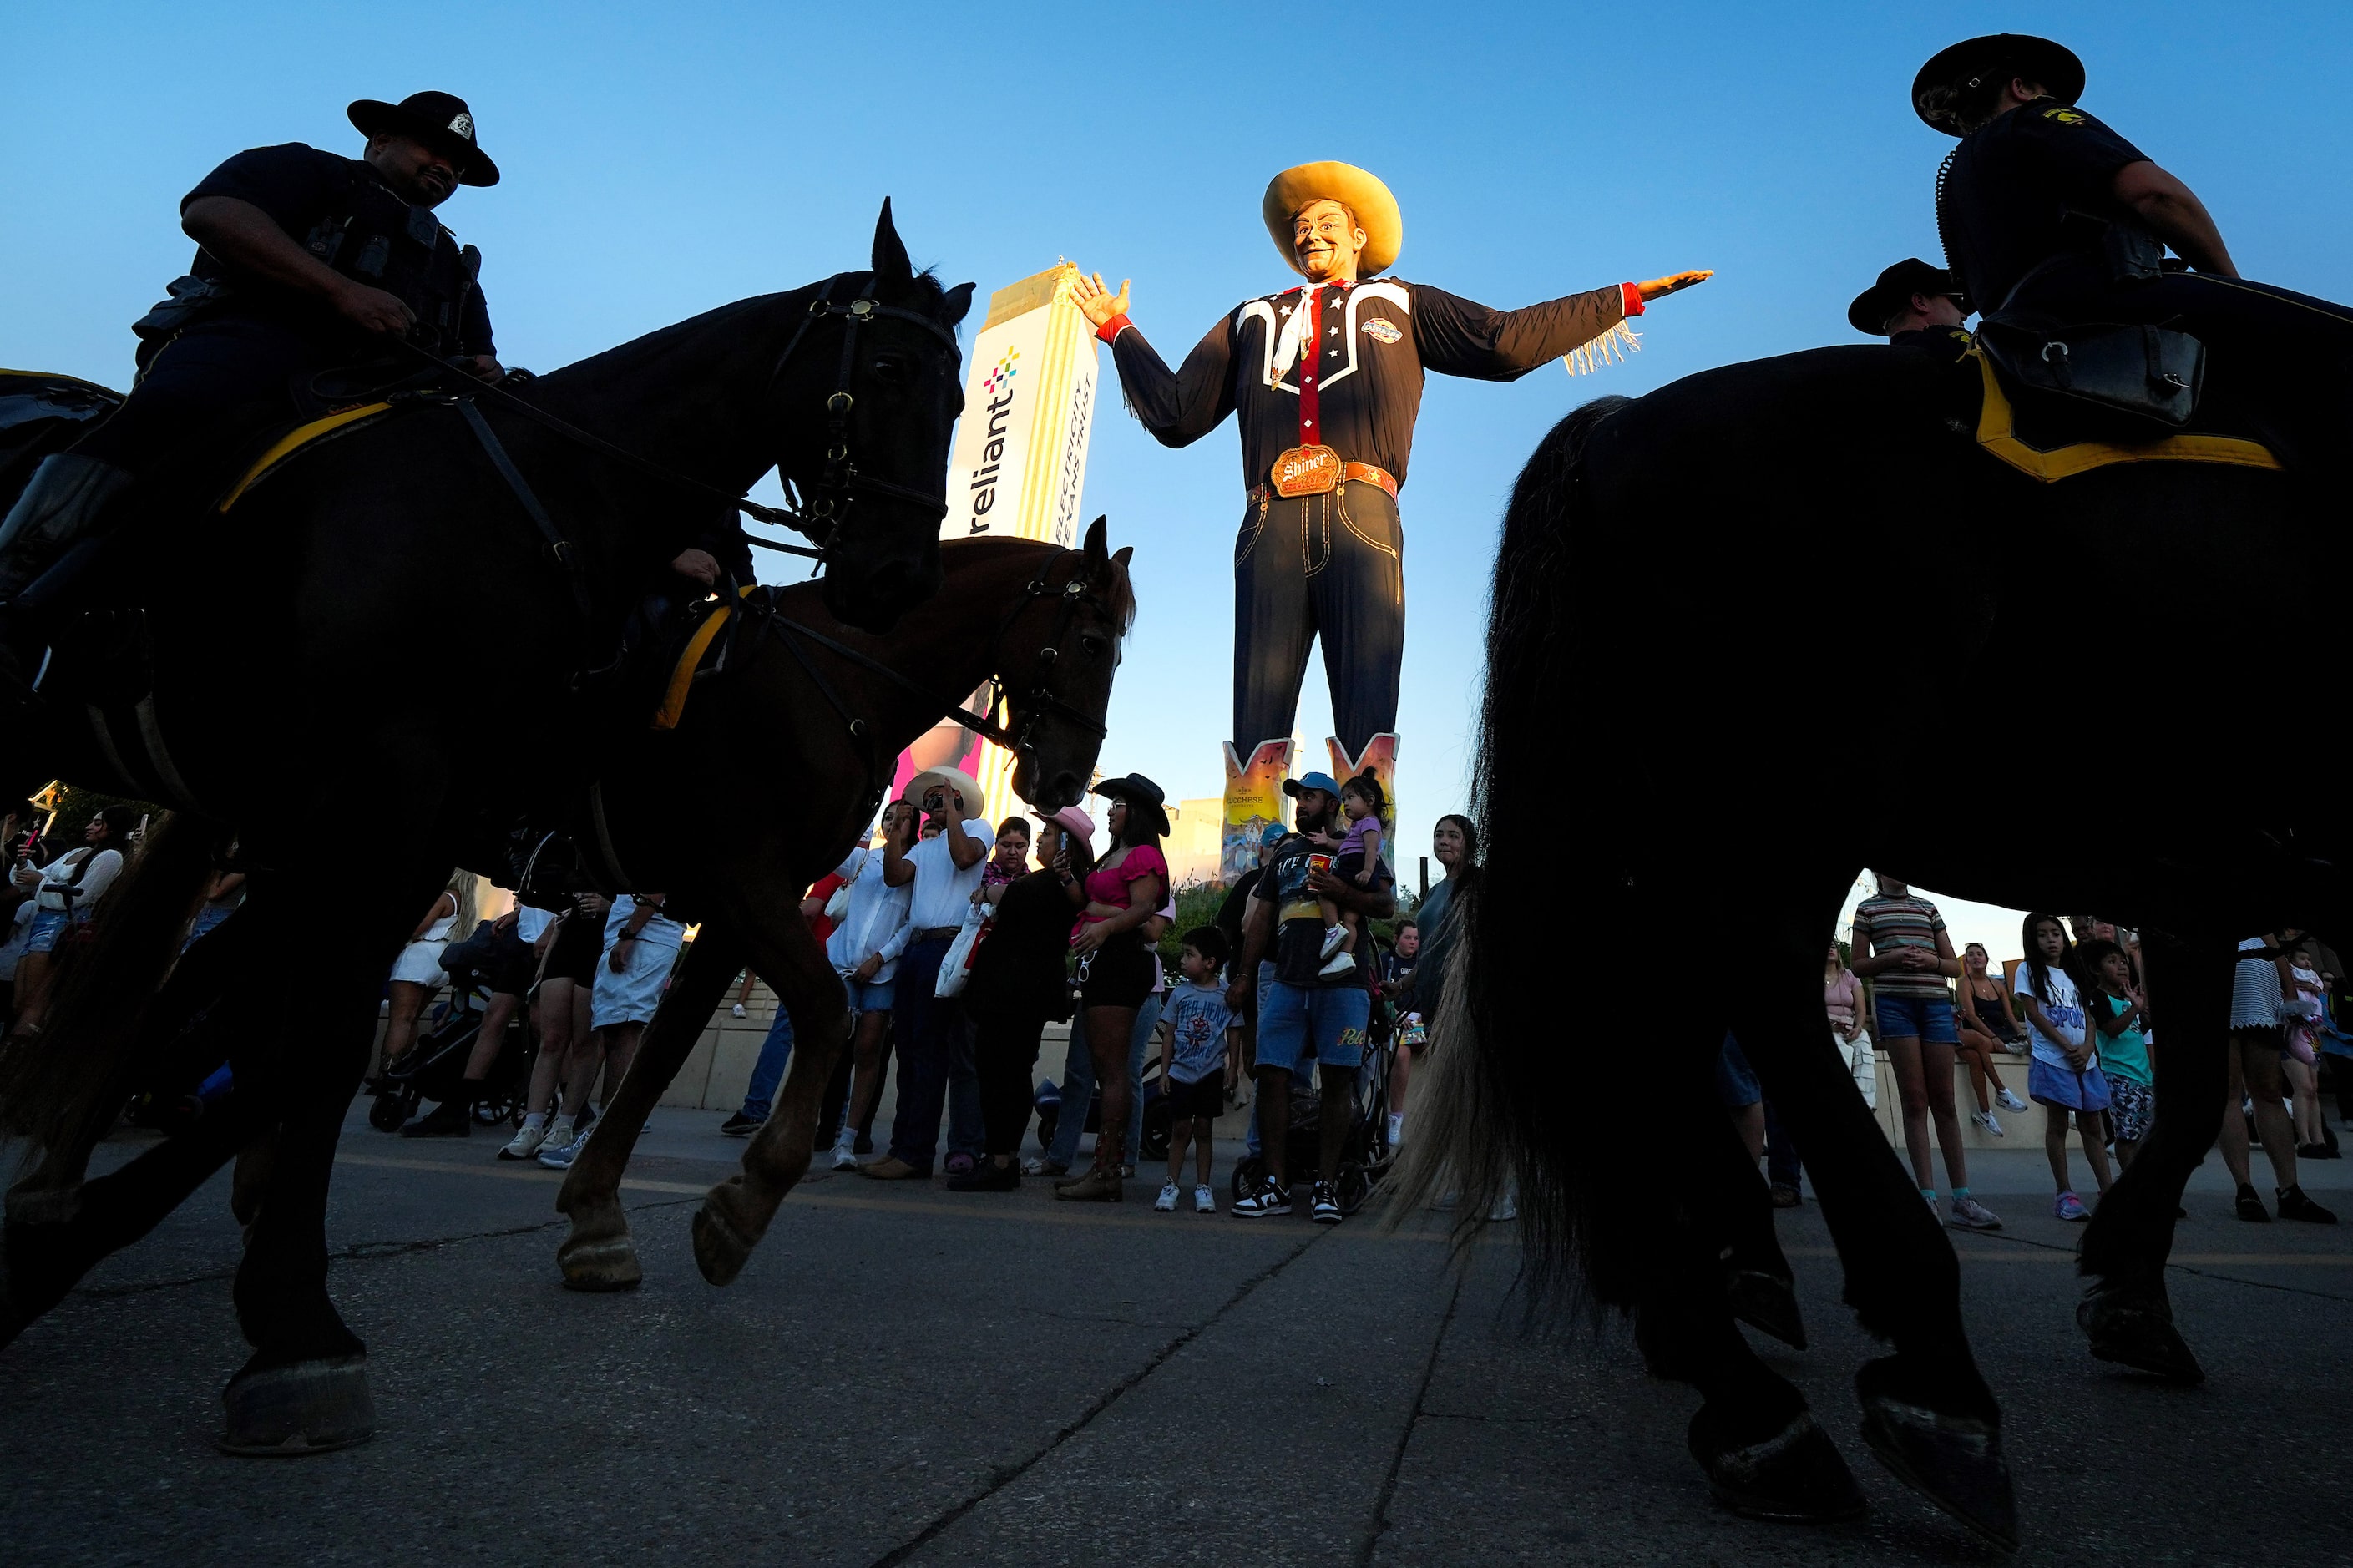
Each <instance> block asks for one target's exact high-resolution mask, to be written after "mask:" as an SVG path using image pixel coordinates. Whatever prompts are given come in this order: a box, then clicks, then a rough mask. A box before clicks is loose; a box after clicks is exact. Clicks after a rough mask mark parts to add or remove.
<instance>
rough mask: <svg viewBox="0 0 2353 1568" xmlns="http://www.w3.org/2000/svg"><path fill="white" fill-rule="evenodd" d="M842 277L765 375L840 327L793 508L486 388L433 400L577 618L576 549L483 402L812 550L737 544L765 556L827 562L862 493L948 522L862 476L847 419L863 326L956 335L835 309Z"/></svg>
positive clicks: (438, 362) (881, 310)
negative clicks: (523, 522) (537, 542)
mask: <svg viewBox="0 0 2353 1568" xmlns="http://www.w3.org/2000/svg"><path fill="white" fill-rule="evenodd" d="M849 276H851V274H849V273H846V272H838V273H836V274H834V276H833V277H831V278H829V279H827V280H826V285H825V288H824V289H823V290H822V291H821V292H820V293H819V294H818V297H817V298H816V299H814V300H810V301H809V308H808V313H807V315H806V316H804V317H802V318H801V322H800V325H799V326H797V327H796V328H795V329H794V331H793V335H792V337H791V338H790V339H789V340H788V341H787V342H786V344H785V348H784V352H783V353H780V354H778V355H777V356H776V364H775V365H774V366H773V367H772V368H771V369H770V370H769V372H768V380H767V386H768V388H769V389H770V390H773V389H774V388H775V386H776V382H777V380H778V379H779V378H780V377H782V376H783V374H784V373H785V367H786V365H787V364H788V363H791V361H792V358H793V355H794V353H796V352H797V351H798V350H799V348H800V346H801V341H802V340H803V339H804V338H806V337H807V336H808V331H809V329H810V328H811V327H812V326H814V325H815V324H816V323H817V322H818V321H819V320H821V319H823V318H826V317H832V316H839V317H840V318H841V320H842V334H841V361H840V365H839V371H838V374H836V377H835V382H834V390H833V392H832V395H829V396H828V397H827V399H826V400H825V408H826V437H825V468H824V470H823V472H822V473H821V474H820V475H819V476H818V481H817V483H816V484H815V485H813V486H812V487H811V488H810V489H809V492H808V497H807V500H805V501H803V502H801V504H799V505H797V506H788V507H772V506H766V505H764V504H762V503H761V502H758V501H755V500H750V499H748V498H747V497H745V496H744V495H743V494H741V493H740V492H738V491H734V490H730V489H726V488H725V487H724V486H721V485H714V484H712V483H710V482H709V481H707V480H704V479H696V478H695V477H694V476H693V475H691V474H683V473H681V472H679V471H678V470H676V469H674V468H665V467H663V466H662V465H661V464H659V463H657V462H655V461H654V460H653V459H651V458H647V457H645V456H643V455H642V454H640V453H637V452H632V451H630V450H629V449H628V448H627V447H621V446H617V445H616V444H615V443H613V442H611V441H608V440H607V439H606V438H605V437H602V436H599V435H596V433H595V432H593V431H589V430H583V429H582V428H580V426H576V425H575V424H573V423H571V422H570V421H569V420H567V419H565V418H563V417H562V416H558V415H555V414H552V413H550V412H549V411H547V410H546V409H544V408H542V407H540V406H538V405H536V404H533V403H528V402H525V401H524V400H523V399H522V398H520V397H517V396H515V395H514V394H512V393H511V392H508V391H506V390H505V389H504V388H501V387H498V386H493V385H491V384H487V383H484V384H479V385H475V386H470V387H467V388H466V389H464V390H463V391H459V392H442V393H439V394H437V396H439V397H443V398H446V399H447V400H448V401H449V402H452V403H454V404H456V405H458V408H459V412H461V413H462V414H463V415H464V416H465V417H466V423H467V425H468V426H469V427H470V429H471V430H472V431H473V433H474V438H475V440H476V441H478V442H479V443H480V445H481V447H482V450H483V452H484V453H485V454H486V455H487V456H488V457H489V458H490V459H491V466H492V467H494V468H497V469H498V471H499V476H500V477H501V479H505V480H506V482H507V488H508V489H512V491H513V492H514V495H515V499H516V500H518V501H519V502H521V503H522V509H523V510H524V512H525V513H526V514H528V515H529V516H530V518H531V520H532V522H533V525H534V526H536V527H537V528H538V530H539V531H540V534H541V536H542V537H543V538H544V539H545V540H546V541H547V544H548V548H549V550H550V551H551V552H554V556H555V559H556V561H557V563H559V564H561V565H562V566H563V567H564V568H565V572H566V574H568V575H569V577H570V579H571V585H572V592H573V598H574V600H575V603H577V604H578V605H580V607H581V611H582V614H583V615H587V614H588V613H589V611H590V605H591V600H590V596H589V594H588V587H587V583H586V578H585V576H584V574H583V568H582V566H581V564H580V561H579V552H577V551H576V550H575V549H574V547H573V544H572V541H571V540H570V539H569V538H568V537H567V536H566V535H565V532H564V531H563V529H562V527H561V526H560V525H558V524H557V522H556V521H555V520H554V518H553V517H552V516H550V515H549V513H548V511H547V509H546V508H545V507H544V506H543V505H542V504H541V503H540V500H539V498H538V496H537V495H536V494H535V493H534V492H533V489H532V488H531V484H530V481H529V480H527V479H524V477H523V474H522V469H520V468H517V467H516V466H515V463H514V459H513V458H511V457H509V456H508V455H507V451H506V447H505V445H504V444H503V443H502V442H501V441H500V440H499V437H498V434H497V432H495V431H493V430H492V429H491V424H490V421H489V420H488V419H487V418H485V417H484V416H483V415H482V412H481V410H480V407H478V406H477V404H478V403H479V401H480V399H482V398H486V397H487V398H489V399H491V401H493V402H495V403H497V404H498V405H500V406H501V407H502V408H507V409H510V410H512V412H514V413H517V414H520V415H522V416H523V417H524V418H526V419H529V420H531V421H533V423H535V424H537V425H539V426H543V428H545V429H547V430H550V431H553V432H554V434H556V435H558V436H561V437H564V438H565V440H567V441H571V442H573V443H574V444H575V445H577V446H581V447H587V448H588V449H589V450H591V451H594V452H596V453H598V454H600V455H602V456H604V457H607V458H612V459H613V460H614V461H616V462H618V463H623V464H626V465H627V466H628V467H630V468H636V469H637V470H638V471H639V472H640V473H643V474H646V475H647V476H649V477H650V478H652V479H659V480H660V481H662V482H663V483H665V484H668V485H671V486H674V487H676V488H678V489H691V490H700V491H702V493H704V494H706V495H709V496H712V497H714V498H716V499H718V500H723V501H725V502H726V503H727V504H728V505H729V506H731V507H733V508H734V509H735V510H737V511H740V512H742V513H744V515H745V516H747V517H750V518H752V519H753V520H754V521H758V522H764V523H766V524H769V525H770V526H772V527H781V528H790V529H792V530H794V531H796V532H798V533H801V534H803V535H805V536H807V538H809V539H811V540H813V541H815V542H816V547H815V548H814V549H811V548H809V547H807V546H805V545H797V544H780V543H777V542H775V541H774V540H767V539H759V538H755V537H754V536H753V535H751V534H745V535H744V538H745V540H746V541H747V542H750V543H753V544H756V545H759V546H760V547H761V548H763V549H765V550H774V551H777V552H781V553H783V554H786V555H800V556H806V557H808V558H810V559H812V560H814V561H816V562H818V564H819V565H823V564H824V563H826V562H827V561H828V559H829V558H830V556H831V554H832V552H833V549H834V546H835V545H836V544H837V543H839V541H840V538H841V531H842V528H843V526H844V525H845V524H846V523H847V522H848V521H849V510H850V505H851V503H852V502H853V501H854V500H856V499H857V495H858V492H860V491H861V490H862V491H866V492H869V493H871V494H875V495H879V496H883V497H886V498H888V499H890V500H896V501H901V502H902V503H904V504H906V505H909V506H913V507H916V508H919V509H922V510H928V511H929V512H930V513H931V514H932V520H933V521H934V522H937V521H939V520H940V519H941V518H944V517H945V516H946V515H947V510H948V508H947V501H946V500H945V499H944V497H941V496H936V495H932V494H928V493H926V492H924V491H921V490H916V489H910V488H909V487H907V486H905V485H902V484H898V483H895V482H893V481H892V480H890V479H881V478H878V477H877V476H875V475H872V474H869V473H866V472H863V471H861V470H860V468H859V467H858V465H857V463H856V462H855V461H853V460H852V458H851V455H850V449H849V413H850V410H851V409H852V408H853V407H855V406H856V405H857V401H858V400H857V394H856V387H857V379H858V357H857V356H858V328H859V327H860V326H861V325H863V324H865V323H867V322H871V321H876V320H879V319H881V318H884V317H889V318H892V319H893V320H897V321H912V322H913V323H914V324H915V325H917V326H919V327H922V328H923V330H924V331H928V332H930V333H931V334H932V335H933V336H934V337H936V338H938V339H939V340H940V341H941V342H944V343H945V344H946V345H947V346H948V348H949V349H950V351H952V352H958V353H960V352H961V351H960V350H957V347H956V341H955V333H953V332H951V331H948V330H947V329H946V328H945V327H944V326H942V325H940V323H939V322H937V321H934V320H933V319H932V318H931V317H929V316H925V315H923V314H921V313H919V312H917V311H913V310H904V309H902V308H901V307H899V306H896V305H885V304H883V303H881V301H879V300H873V299H871V298H866V297H860V298H858V299H854V300H849V301H848V302H846V303H840V302H837V301H836V300H834V298H833V291H834V289H835V287H836V286H837V285H838V284H839V283H840V282H841V280H842V279H844V278H848V277H849ZM867 276H868V277H870V278H871V276H872V274H871V273H870V274H867ZM392 341H393V342H396V344H397V345H398V346H399V347H400V349H401V350H402V351H403V352H404V353H409V354H411V355H414V356H416V357H417V358H419V359H422V360H425V361H427V363H431V364H432V365H433V366H434V367H435V368H436V369H438V370H440V371H442V372H444V373H447V372H448V371H449V370H450V369H451V368H452V367H451V366H450V365H449V364H448V362H447V361H444V360H442V359H441V358H439V357H438V355H436V354H434V353H432V352H431V351H429V350H427V349H425V348H422V347H420V346H418V345H417V344H416V343H412V342H408V341H407V340H406V339H405V338H396V339H394V340H392ZM779 479H781V481H782V482H783V483H784V484H785V485H786V489H787V493H792V492H793V491H794V490H797V486H796V485H795V484H794V482H793V481H792V479H789V478H787V477H785V476H783V475H781V474H780V475H779Z"/></svg>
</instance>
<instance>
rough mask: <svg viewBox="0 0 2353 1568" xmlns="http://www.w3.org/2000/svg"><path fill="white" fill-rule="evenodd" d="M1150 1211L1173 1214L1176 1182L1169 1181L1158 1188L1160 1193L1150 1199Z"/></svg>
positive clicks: (1174, 1210)
mask: <svg viewBox="0 0 2353 1568" xmlns="http://www.w3.org/2000/svg"><path fill="white" fill-rule="evenodd" d="M1152 1212H1153V1213H1154V1214H1175V1213H1176V1183H1174V1182H1170V1183H1168V1184H1166V1185H1164V1186H1163V1187H1162V1188H1161V1189H1160V1195H1159V1196H1158V1197H1156V1198H1155V1199H1153V1200H1152Z"/></svg>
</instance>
